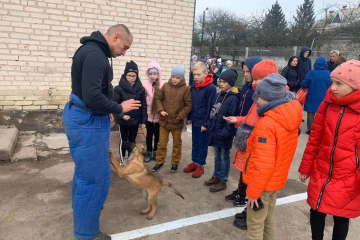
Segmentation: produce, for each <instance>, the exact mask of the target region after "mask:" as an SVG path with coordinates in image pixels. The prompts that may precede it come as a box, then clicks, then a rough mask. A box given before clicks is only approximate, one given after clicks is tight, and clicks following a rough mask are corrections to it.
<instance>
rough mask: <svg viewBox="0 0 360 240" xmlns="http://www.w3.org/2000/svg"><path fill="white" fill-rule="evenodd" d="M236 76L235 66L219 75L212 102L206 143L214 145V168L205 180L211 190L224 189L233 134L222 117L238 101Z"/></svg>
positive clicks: (234, 106)
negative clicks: (210, 175)
mask: <svg viewBox="0 0 360 240" xmlns="http://www.w3.org/2000/svg"><path fill="white" fill-rule="evenodd" d="M237 78H238V72H237V71H236V69H235V68H230V69H228V70H226V71H225V72H223V73H221V75H220V84H219V86H220V90H221V92H219V93H218V94H217V96H216V97H215V98H214V101H213V102H212V104H213V106H212V109H211V112H210V119H209V126H208V129H207V132H208V145H209V146H213V147H214V155H215V156H214V161H215V169H214V173H213V175H212V177H211V179H209V180H207V181H205V183H204V184H205V186H210V188H209V190H210V191H211V192H219V191H222V190H225V189H226V183H227V181H228V176H229V171H230V149H231V147H232V140H233V138H234V136H235V127H234V124H233V123H228V122H226V121H225V120H224V117H227V116H234V114H235V113H236V110H237V107H238V102H239V90H238V88H237V87H234V85H235V82H236V80H237Z"/></svg>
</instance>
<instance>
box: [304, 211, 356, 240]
mask: <svg viewBox="0 0 360 240" xmlns="http://www.w3.org/2000/svg"><path fill="white" fill-rule="evenodd" d="M325 218H326V214H325V213H320V212H318V211H315V210H313V209H310V225H311V233H312V239H313V240H323V238H324V228H325ZM333 218H334V228H333V236H332V240H345V239H346V236H347V234H348V230H349V219H348V218H344V217H337V216H333Z"/></svg>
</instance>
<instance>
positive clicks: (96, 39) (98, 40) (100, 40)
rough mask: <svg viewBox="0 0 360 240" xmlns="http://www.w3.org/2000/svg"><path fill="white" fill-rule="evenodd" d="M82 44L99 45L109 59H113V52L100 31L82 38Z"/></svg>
mask: <svg viewBox="0 0 360 240" xmlns="http://www.w3.org/2000/svg"><path fill="white" fill-rule="evenodd" d="M80 43H81V44H86V43H93V44H96V45H98V46H99V47H100V48H101V49H102V50H103V51H104V53H105V54H106V56H107V57H108V58H111V51H110V47H109V44H108V42H107V41H106V39H105V37H104V36H103V35H102V34H101V32H100V31H96V32H93V33H91V35H90V36H87V37H82V38H81V39H80Z"/></svg>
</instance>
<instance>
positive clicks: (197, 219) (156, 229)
mask: <svg viewBox="0 0 360 240" xmlns="http://www.w3.org/2000/svg"><path fill="white" fill-rule="evenodd" d="M306 198H307V193H300V194H295V195H291V196H288V197H283V198H279V199H277V200H276V205H283V204H288V203H293V202H298V201H301V200H305V199H306ZM243 209H244V207H234V208H226V209H224V210H221V211H217V212H212V213H206V214H202V215H198V216H194V217H190V218H183V219H179V220H176V221H172V222H167V223H162V224H158V225H155V226H151V227H146V228H141V229H136V230H132V231H128V232H122V233H117V234H113V235H111V239H112V240H125V239H126V240H127V239H135V238H140V237H145V236H149V235H153V234H157V233H161V232H166V231H170V230H174V229H177V228H182V227H186V226H191V225H196V224H199V223H204V222H210V221H214V220H218V219H222V218H227V217H233V216H234V215H235V214H236V213H239V212H242V211H243Z"/></svg>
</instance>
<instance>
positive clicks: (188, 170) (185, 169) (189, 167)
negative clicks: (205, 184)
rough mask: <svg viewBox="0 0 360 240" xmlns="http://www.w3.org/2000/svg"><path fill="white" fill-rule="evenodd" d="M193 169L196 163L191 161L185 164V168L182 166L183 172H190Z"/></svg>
mask: <svg viewBox="0 0 360 240" xmlns="http://www.w3.org/2000/svg"><path fill="white" fill-rule="evenodd" d="M195 169H196V165H195V163H193V162H192V163H189V165H187V167H186V168H184V172H186V173H191V172H193V171H195Z"/></svg>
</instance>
